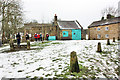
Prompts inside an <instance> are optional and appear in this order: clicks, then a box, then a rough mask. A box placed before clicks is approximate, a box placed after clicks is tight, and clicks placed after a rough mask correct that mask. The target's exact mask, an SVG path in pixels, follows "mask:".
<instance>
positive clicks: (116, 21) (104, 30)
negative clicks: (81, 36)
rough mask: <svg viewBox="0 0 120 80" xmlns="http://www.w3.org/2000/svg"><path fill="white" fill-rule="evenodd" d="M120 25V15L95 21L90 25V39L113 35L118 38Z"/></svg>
mask: <svg viewBox="0 0 120 80" xmlns="http://www.w3.org/2000/svg"><path fill="white" fill-rule="evenodd" d="M119 25H120V17H115V18H110V19H105V20H100V21H95V22H93V23H92V24H91V25H90V26H89V27H88V36H89V39H91V40H93V39H95V40H105V39H113V37H115V38H116V39H118V36H119V31H120V30H119V28H120V27H119Z"/></svg>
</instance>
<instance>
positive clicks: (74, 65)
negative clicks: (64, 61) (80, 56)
mask: <svg viewBox="0 0 120 80" xmlns="http://www.w3.org/2000/svg"><path fill="white" fill-rule="evenodd" d="M70 72H77V73H78V72H80V69H79V65H78V60H77V55H76V52H75V51H73V52H71V54H70Z"/></svg>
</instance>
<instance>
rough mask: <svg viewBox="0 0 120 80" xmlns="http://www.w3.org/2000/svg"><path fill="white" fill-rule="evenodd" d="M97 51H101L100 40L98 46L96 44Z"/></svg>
mask: <svg viewBox="0 0 120 80" xmlns="http://www.w3.org/2000/svg"><path fill="white" fill-rule="evenodd" d="M97 52H102V48H101V43H100V42H99V43H98V46H97Z"/></svg>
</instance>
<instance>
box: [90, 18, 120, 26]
mask: <svg viewBox="0 0 120 80" xmlns="http://www.w3.org/2000/svg"><path fill="white" fill-rule="evenodd" d="M117 23H120V17H115V18H111V19H105V20H101V21H95V22H93V23H92V24H91V25H89V26H88V28H91V27H98V26H104V25H110V24H117Z"/></svg>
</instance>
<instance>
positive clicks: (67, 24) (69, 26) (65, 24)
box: [24, 15, 83, 40]
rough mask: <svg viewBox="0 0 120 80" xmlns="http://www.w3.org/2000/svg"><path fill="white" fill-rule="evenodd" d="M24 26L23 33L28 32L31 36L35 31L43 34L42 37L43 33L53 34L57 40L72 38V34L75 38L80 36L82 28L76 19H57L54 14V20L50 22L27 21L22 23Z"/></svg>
mask: <svg viewBox="0 0 120 80" xmlns="http://www.w3.org/2000/svg"><path fill="white" fill-rule="evenodd" d="M24 27H25V28H24V34H26V33H29V34H31V35H32V37H33V35H34V34H35V33H37V34H40V33H42V35H44V39H46V37H45V35H46V34H47V33H48V34H49V36H55V37H56V39H58V40H61V39H73V38H72V35H74V36H75V37H76V39H77V38H78V37H81V33H82V31H81V30H82V29H83V28H82V26H81V25H80V24H79V22H78V21H59V20H57V16H56V15H55V16H54V21H53V23H51V24H39V23H29V24H24ZM74 30H75V31H76V32H75V31H74ZM73 31H74V32H75V33H74V34H73V33H72V32H73ZM78 31H80V32H78ZM63 32H65V33H63ZM67 32H68V33H67ZM76 34H79V36H76ZM66 35H68V36H66ZM33 38H34V37H33ZM81 38H82V37H81ZM79 40H80V39H79Z"/></svg>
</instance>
